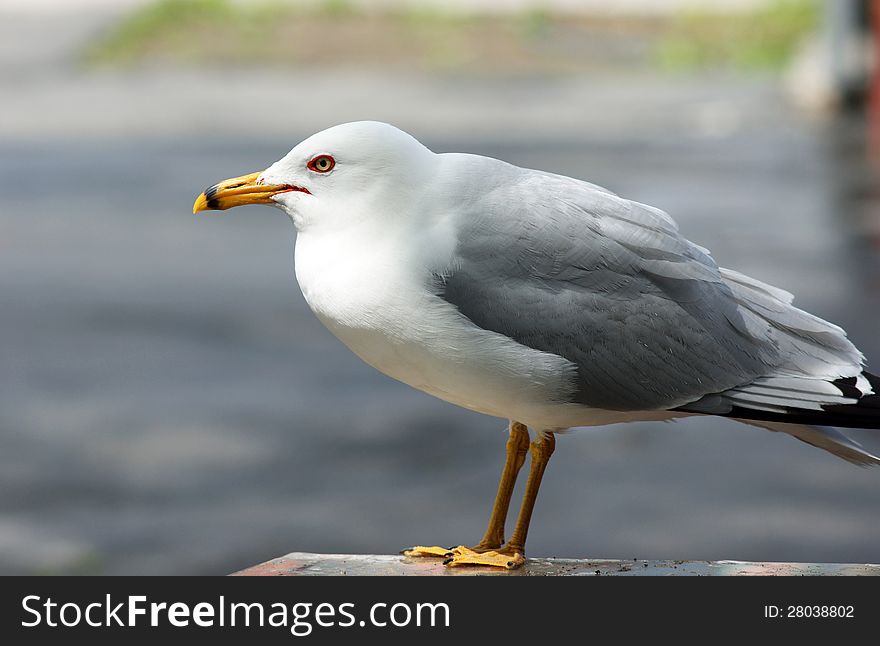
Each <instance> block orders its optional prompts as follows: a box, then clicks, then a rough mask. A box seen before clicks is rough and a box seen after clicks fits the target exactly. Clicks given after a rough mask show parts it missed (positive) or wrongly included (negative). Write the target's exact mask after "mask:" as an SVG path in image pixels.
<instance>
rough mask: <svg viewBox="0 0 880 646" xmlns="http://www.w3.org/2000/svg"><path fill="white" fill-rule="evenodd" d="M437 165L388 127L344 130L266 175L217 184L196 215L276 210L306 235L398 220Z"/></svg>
mask: <svg viewBox="0 0 880 646" xmlns="http://www.w3.org/2000/svg"><path fill="white" fill-rule="evenodd" d="M436 158H437V156H436V155H435V154H434V153H432V152H431V151H430V150H428V149H427V148H425V146H423V145H422V144H421V143H419V141H418V140H416V139H415V138H414V137H412V136H411V135H408V134H407V133H405V132H403V131H402V130H399V129H397V128H395V127H394V126H391V125H388V124H387V123H380V122H377V121H356V122H352V123H344V124H342V125H338V126H334V127H332V128H328V129H327V130H323V131H321V132H319V133H317V134H314V135H312V136H311V137H309V138H308V139H306V140H304V141H303V142H302V143H300V144H298V145H297V146H296V147H294V148H293V150H291V151H290V152H289V153H287V155H285V156H284V157H283V158H281V159H280V160H278V161H277V162H275V163H274V164H272V165H271V166H270V167H269V168H267V169H266V170H265V171H263V172H258V173H252V174H250V175H244V176H242V177H236V178H233V179H228V180H225V181H223V182H219V183H217V184H215V185H214V186H212V187H210V188H209V189H207V190H206V191H205V192H204V193H202V194H201V195H200V196H199V197H198V199H197V200H196V203H195V205H194V207H193V212H194V213H196V212H199V211H204V210H223V209H228V208H231V207H234V206H240V205H242V204H271V205H274V206H278V207H280V208H282V209H284V211H286V212H287V214H288V215H290V217H291V218H292V219H293V221H294V223H295V224H296V227H297V229H298V230H300V231H303V230H306V229H309V228H312V227H322V228H323V227H330V228H338V227H345V226H350V225H351V224H353V223H354V222H356V221H358V220H362V219H364V218H370V217H372V218H375V217H382V218H388V217H393V216H394V214H395V213H396V212H401V213H403V212H407V211H409V207H410V206H411V205H412V203H413V200H417V199H419V198H420V194H421V187H423V186H424V185H425V183H426V181H427V180H428V179H429V178H430V176H431V174H432V173H433V167H434V164H435V160H436ZM374 206H375V207H376V208H372V207H374Z"/></svg>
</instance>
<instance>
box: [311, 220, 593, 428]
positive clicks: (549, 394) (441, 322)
mask: <svg viewBox="0 0 880 646" xmlns="http://www.w3.org/2000/svg"><path fill="white" fill-rule="evenodd" d="M330 238H332V240H331V239H330ZM374 240H375V238H374ZM406 248H412V243H411V241H410V244H409V245H408V246H407V247H406ZM433 251H434V252H436V250H433ZM426 253H427V252H426ZM417 258H418V259H412V260H411V259H407V258H405V257H404V256H403V255H402V254H400V252H399V247H396V246H395V245H394V241H393V239H390V238H385V239H383V240H382V241H381V242H379V243H377V244H365V243H364V242H363V240H362V238H361V237H360V236H357V235H340V234H339V232H338V231H337V232H336V233H334V235H333V236H320V235H312V234H306V235H303V234H300V235H299V237H298V238H297V244H296V275H297V280H298V281H299V284H300V288H301V289H302V292H303V295H304V296H305V298H306V301H307V302H308V304H309V306H310V307H311V308H312V310H313V311H314V312H315V314H316V315H317V316H318V318H319V319H320V320H321V322H322V323H324V325H326V326H327V328H328V329H329V330H330V331H331V332H333V334H334V335H336V337H337V338H339V339H340V340H341V341H342V342H343V343H344V344H345V345H346V346H348V347H349V348H350V349H351V350H352V351H353V352H354V353H355V354H357V355H358V356H359V357H360V358H361V359H363V360H364V361H366V362H367V363H368V364H370V365H371V366H373V367H374V368H376V369H377V370H380V371H381V372H383V373H385V374H386V375H389V376H390V377H393V378H394V379H397V380H399V381H402V382H404V383H406V384H409V385H410V386H413V387H414V388H418V389H419V390H422V391H425V392H427V393H430V394H432V395H434V396H436V397H439V398H441V399H444V400H446V401H449V402H452V403H454V404H457V405H459V406H463V407H465V408H469V409H471V410H475V411H479V412H481V413H486V414H489V415H494V416H497V417H502V418H513V419H517V420H519V421H522V422H524V423H526V424H531V425H532V426H536V427H538V428H556V427H567V426H572V425H575V421H574V418H575V417H580V418H581V419H582V418H583V417H584V414H583V413H584V408H583V407H582V406H578V405H574V404H566V403H563V402H564V401H565V398H566V396H567V395H568V394H569V393H570V392H571V389H572V384H573V381H574V373H575V367H574V365H573V364H571V363H570V362H569V361H567V360H565V359H563V358H561V357H558V356H556V355H553V354H549V353H545V352H540V351H537V350H533V349H531V348H527V347H525V346H522V345H520V344H518V343H516V342H514V341H512V340H511V339H508V338H507V337H505V336H503V335H500V334H496V333H494V332H489V331H486V330H483V329H481V328H478V327H477V326H475V325H474V324H473V323H471V322H470V321H469V320H468V319H467V318H465V317H464V316H462V315H461V314H460V313H459V312H458V310H457V309H456V308H455V307H454V306H452V305H451V304H449V303H447V302H445V301H443V300H442V299H441V298H439V297H437V296H436V295H434V294H432V293H431V291H430V290H429V285H430V269H428V268H427V267H425V266H424V264H423V260H424V258H425V256H424V255H423V256H417ZM583 423H584V422H582V421H581V422H577V424H583Z"/></svg>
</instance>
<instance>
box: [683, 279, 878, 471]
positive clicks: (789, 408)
mask: <svg viewBox="0 0 880 646" xmlns="http://www.w3.org/2000/svg"><path fill="white" fill-rule="evenodd" d="M721 276H722V278H723V279H724V282H725V283H726V285H727V286H728V287H729V288H730V290H731V294H732V295H733V297H734V299H735V300H736V302H737V304H738V305H739V307H740V312H741V313H742V314H743V316H744V317H745V318H746V319H747V320H748V321H749V322H750V323H751V329H753V330H755V331H756V333H758V334H761V335H763V338H766V339H769V340H771V341H772V342H773V343H774V345H775V346H776V347H777V348H778V350H779V356H780V357H782V361H781V362H780V364H779V365H777V366H776V367H775V370H774V371H773V372H772V373H771V374H769V375H767V376H764V377H759V378H758V379H755V380H754V381H752V382H750V383H747V384H742V385H740V386H737V387H735V388H731V389H729V390H726V391H724V392H720V393H716V394H713V395H707V396H706V397H703V398H702V399H700V400H698V401H695V402H691V403H690V404H687V405H686V406H682V407H681V408H680V409H679V410H685V411H688V412H695V413H709V414H714V415H721V416H724V417H731V418H734V419H737V420H741V421H744V422H746V423H748V424H752V425H754V426H761V427H763V428H767V429H770V430H772V431H782V432H785V433H788V434H789V435H792V436H794V437H796V438H798V439H799V440H802V441H804V442H807V443H809V444H812V445H814V446H817V447H819V448H822V449H825V450H826V451H829V452H831V453H833V454H835V455H837V456H839V457H841V458H843V459H845V460H849V461H850V462H854V463H856V464H862V465H868V464H880V458H878V457H877V456H874V455H872V454H871V453H869V452H868V451H866V450H865V449H863V448H862V447H861V446H859V444H858V443H857V442H855V441H853V440H851V439H850V438H848V437H847V436H846V435H844V434H843V433H841V432H840V431H837V430H834V429H832V428H818V427H820V426H821V427H842V428H873V429H880V377H878V376H877V375H874V374H871V373H869V372H865V371H863V370H862V362H863V361H864V357H863V356H862V353H861V352H859V351H858V349H857V348H856V347H855V346H854V345H853V344H852V343H851V342H850V341H849V339H847V338H846V333H845V332H844V331H843V330H842V329H840V328H839V327H837V326H836V325H834V324H833V323H829V322H828V321H824V320H822V319H820V318H818V317H816V316H813V315H812V314H809V313H808V312H804V311H803V310H800V309H798V308H796V307H794V305H792V299H793V297H792V295H791V294H789V293H788V292H785V291H783V290H781V289H777V288H775V287H771V286H770V285H766V284H764V283H762V282H760V281H757V280H755V279H753V278H749V277H748V276H744V275H742V274H739V273H737V272H734V271H731V270H728V269H721Z"/></svg>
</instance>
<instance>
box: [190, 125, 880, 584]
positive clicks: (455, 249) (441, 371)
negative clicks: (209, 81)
mask: <svg viewBox="0 0 880 646" xmlns="http://www.w3.org/2000/svg"><path fill="white" fill-rule="evenodd" d="M245 204H268V205H271V206H275V207H278V208H280V209H282V210H283V211H284V212H285V213H287V215H288V216H289V217H290V218H291V219H292V220H293V224H294V225H295V227H296V231H297V236H296V249H295V266H296V278H297V281H298V282H299V286H300V288H301V290H302V293H303V296H304V297H305V300H306V302H307V303H308V305H309V307H310V308H311V310H312V311H313V312H314V313H315V315H316V316H317V317H318V319H319V320H320V321H321V323H323V324H324V325H325V326H326V327H327V328H328V329H329V330H330V331H331V332H332V333H333V334H334V335H335V336H336V337H337V338H338V339H339V340H340V341H342V343H344V344H345V345H346V346H348V347H349V348H350V349H351V350H352V351H353V352H354V353H355V354H356V355H358V356H359V357H360V358H361V359H363V360H364V361H365V362H366V363H368V364H369V365H371V366H373V367H374V368H376V369H377V370H379V371H381V372H383V373H385V374H386V375H389V376H390V377H393V378H394V379H397V380H399V381H401V382H403V383H405V384H408V385H410V386H412V387H414V388H418V389H419V390H422V391H424V392H426V393H430V394H431V395H434V396H436V397H439V398H440V399H443V400H445V401H447V402H451V403H452V404H456V405H458V406H461V407H464V408H467V409H470V410H473V411H477V412H480V413H483V414H486V415H491V416H494V417H499V418H502V419H506V420H509V435H508V440H507V444H506V460H505V465H504V468H503V471H502V475H501V481H500V483H499V486H498V492H497V495H496V499H495V504H494V507H493V509H492V513H491V517H490V520H489V525H488V528H487V530H486V533H485V535H484V536H483V538H482V540H480V542H479V543H477V544H476V545H474V546H471V547H466V546H464V545H460V546H457V547H454V548H444V547H437V546H416V547H414V548H412V549H411V550H409V551H406V552H404V553H405V554H407V555H409V556H413V557H440V558H442V559H444V561H443V562H444V564H446V565H448V566H452V567H456V566H468V565H474V566H493V567H497V568H503V569H513V568H517V567H519V566H521V565H522V564H523V563H524V561H525V544H526V536H527V533H528V529H529V521H530V519H531V516H532V511H533V509H534V505H535V500H536V498H537V494H538V489H539V487H540V485H541V480H542V478H543V475H544V470H545V468H546V467H547V464H548V461H549V460H550V456H551V455H552V454H553V452H554V449H555V446H556V435H557V434H559V433H561V432H564V431H567V430H569V429H572V428H577V427H587V426H597V425H606V424H617V423H621V422H633V421H644V420H671V419H676V418H683V417H688V416H702V415H719V416H723V417H730V418H732V419H735V420H739V421H742V422H745V423H747V424H751V425H755V426H760V427H763V428H766V429H768V430H771V431H780V432H784V433H787V434H789V435H792V436H794V437H795V438H797V439H799V440H802V441H804V442H807V443H809V444H812V445H814V446H816V447H819V448H821V449H824V450H826V451H829V452H831V453H833V454H834V455H836V456H839V457H841V458H843V459H845V460H848V461H849V462H852V463H855V464H858V465H874V464H880V458H878V457H877V456H875V455H872V454H871V453H869V452H868V451H866V450H865V449H863V448H862V447H861V446H860V445H859V444H857V443H856V442H854V441H853V440H851V439H850V438H848V437H847V436H846V435H844V434H843V433H841V432H840V431H838V430H836V428H834V427H848V428H880V395H878V394H875V391H880V378H878V377H877V376H875V375H873V374H871V373H869V372H866V371H864V370H863V363H864V357H863V355H862V353H861V352H859V351H858V350H857V349H856V347H855V346H854V345H853V344H852V343H851V342H850V341H849V340H848V339H847V337H846V333H845V332H844V331H843V330H842V329H841V328H839V327H837V326H836V325H834V324H832V323H828V322H827V321H824V320H822V319H820V318H818V317H816V316H813V315H812V314H808V313H807V312H805V311H803V310H800V309H798V308H796V307H795V306H794V305H793V304H792V301H793V296H792V295H791V294H790V293H788V292H785V291H783V290H781V289H778V288H776V287H772V286H770V285H767V284H765V283H763V282H760V281H758V280H755V279H754V278H750V277H748V276H745V275H743V274H741V273H738V272H736V271H733V270H730V269H724V268H721V267H719V266H718V265H717V264H716V263H715V261H714V260H713V259H712V257H711V255H710V253H709V251H708V250H707V249H704V248H703V247H700V246H698V245H696V244H694V243H692V242H690V241H689V240H687V239H686V238H684V237H683V236H682V234H681V233H679V230H678V227H677V225H676V223H675V222H674V220H673V219H672V218H671V217H670V216H669V215H668V214H666V213H665V212H664V211H661V210H660V209H657V208H654V207H652V206H648V205H646V204H640V203H638V202H634V201H632V200H628V199H625V198H623V197H620V196H618V195H616V194H614V193H612V192H611V191H609V190H606V189H604V188H602V187H600V186H597V185H595V184H591V183H588V182H585V181H581V180H578V179H573V178H570V177H565V176H561V175H555V174H552V173H546V172H543V171H539V170H529V169H524V168H519V167H517V166H514V165H511V164H508V163H505V162H503V161H500V160H497V159H492V158H489V157H483V156H479V155H472V154H461V153H442V154H436V153H434V152H432V151H431V150H429V149H428V148H426V147H425V146H424V145H422V144H421V143H420V142H419V141H418V140H416V139H415V138H414V137H412V136H411V135H409V134H407V133H405V132H403V131H401V130H399V129H397V128H395V127H393V126H391V125H389V124H386V123H380V122H374V121H360V122H354V123H346V124H342V125H338V126H334V127H332V128H329V129H327V130H324V131H322V132H319V133H317V134H315V135H312V136H311V137H309V138H308V139H306V140H304V141H303V142H302V143H300V144H298V145H297V146H296V147H294V148H293V149H292V150H291V151H290V152H289V153H288V154H287V155H285V156H284V157H283V158H282V159H281V160H279V161H277V162H275V163H274V164H272V165H271V166H269V168H267V169H266V170H264V171H262V172H256V173H252V174H249V175H244V176H242V177H236V178H234V179H228V180H225V181H222V182H219V183H217V184H214V185H213V186H211V187H210V188H208V189H207V190H205V192H204V193H202V194H201V195H199V196H198V198H197V199H196V202H195V204H194V206H193V213H198V212H201V211H206V210H223V209H228V208H232V207H236V206H241V205H245ZM529 429H531V431H532V434H533V435H534V438H532V436H530V433H529ZM527 455H529V456H530V465H529V472H528V480H527V483H526V489H525V493H524V496H523V501H522V506H521V508H520V512H519V517H518V519H517V522H516V525H515V527H514V530H513V533H512V535H511V536H510V539H509V540H507V541H505V521H506V518H507V513H508V508H509V506H510V502H511V496H512V493H513V489H514V485H515V484H516V480H517V477H518V474H519V472H520V469H521V468H522V466H523V464H524V463H525V461H526V457H527Z"/></svg>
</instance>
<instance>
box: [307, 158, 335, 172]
mask: <svg viewBox="0 0 880 646" xmlns="http://www.w3.org/2000/svg"><path fill="white" fill-rule="evenodd" d="M334 166H336V160H335V159H333V158H332V157H331V156H330V155H318V156H317V157H314V158H312V161H310V162H309V163H308V167H309V170H312V171H315V172H316V173H329V172H330V171H331V170H333V167H334Z"/></svg>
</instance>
